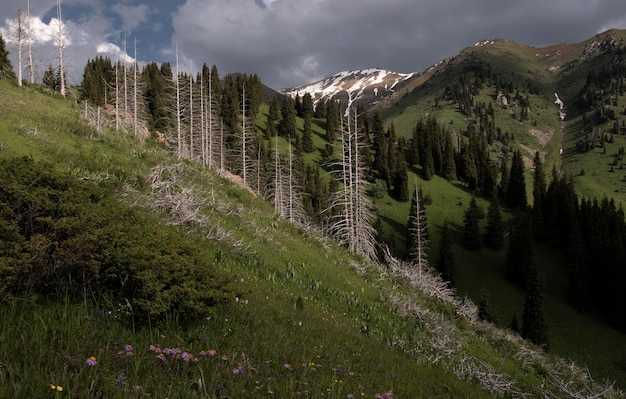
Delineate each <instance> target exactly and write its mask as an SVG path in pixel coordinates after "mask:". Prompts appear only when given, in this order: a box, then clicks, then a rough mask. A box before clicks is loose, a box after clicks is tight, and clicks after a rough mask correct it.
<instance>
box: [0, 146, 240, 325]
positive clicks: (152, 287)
mask: <svg viewBox="0 0 626 399" xmlns="http://www.w3.org/2000/svg"><path fill="white" fill-rule="evenodd" d="M0 217H1V219H0V238H2V244H1V245H0V282H2V283H3V285H2V287H4V288H2V289H0V295H8V294H13V295H16V294H18V295H24V294H25V293H29V292H31V291H34V292H39V293H45V294H46V295H49V296H56V297H61V296H62V295H66V294H69V295H70V296H72V297H77V298H78V297H80V296H81V295H85V293H93V292H98V293H99V295H101V294H102V293H105V295H107V296H109V297H110V298H111V299H112V300H116V301H122V302H123V301H124V300H127V301H128V303H129V304H130V305H131V307H132V309H133V311H134V313H135V315H136V316H138V317H139V318H141V317H143V316H148V315H150V316H159V315H163V314H165V313H169V312H176V313H178V314H179V315H180V316H182V317H196V316H198V315H202V314H206V313H207V312H210V308H211V307H213V306H215V305H216V304H219V303H221V302H223V301H225V300H226V298H227V296H228V295H229V292H230V288H229V279H228V277H227V276H226V275H225V274H224V273H223V272H220V271H218V270H217V268H216V265H215V264H214V260H213V259H214V258H215V257H214V256H212V254H211V253H210V251H209V250H208V249H206V248H203V247H201V246H200V245H198V244H197V243H196V242H195V241H194V240H193V238H191V237H188V236H181V235H180V234H179V233H178V232H177V231H175V230H174V229H173V228H172V227H169V226H163V225H159V224H157V223H156V222H155V221H154V220H152V219H151V218H150V216H149V215H146V214H145V213H143V212H142V211H141V210H139V209H136V208H132V207H130V206H129V205H127V204H125V203H123V202H121V201H120V200H118V199H116V198H114V197H113V196H112V195H110V194H109V193H107V192H106V191H104V190H102V189H101V188H99V187H98V186H97V185H96V184H95V183H93V182H90V181H82V180H78V179H76V178H75V177H72V176H69V175H61V174H58V173H55V172H54V171H53V168H52V167H51V166H50V165H47V164H44V163H36V162H34V161H33V160H32V159H29V158H17V159H11V160H2V161H0Z"/></svg>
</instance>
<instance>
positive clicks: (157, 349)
mask: <svg viewBox="0 0 626 399" xmlns="http://www.w3.org/2000/svg"><path fill="white" fill-rule="evenodd" d="M150 351H151V352H154V353H161V352H162V350H161V348H160V347H159V345H156V346H154V345H152V344H150Z"/></svg>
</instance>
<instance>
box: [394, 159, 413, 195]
mask: <svg viewBox="0 0 626 399" xmlns="http://www.w3.org/2000/svg"><path fill="white" fill-rule="evenodd" d="M395 156H396V157H397V162H396V169H395V170H394V172H393V177H392V178H393V197H394V198H395V199H396V200H398V201H400V202H406V201H408V200H409V176H408V169H407V165H406V161H405V160H404V157H403V156H402V154H401V153H400V154H398V153H396V155H395Z"/></svg>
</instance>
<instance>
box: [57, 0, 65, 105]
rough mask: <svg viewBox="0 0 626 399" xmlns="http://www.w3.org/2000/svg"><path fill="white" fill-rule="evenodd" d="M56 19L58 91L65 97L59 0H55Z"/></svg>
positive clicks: (62, 38)
mask: <svg viewBox="0 0 626 399" xmlns="http://www.w3.org/2000/svg"><path fill="white" fill-rule="evenodd" d="M57 20H58V24H59V27H58V30H57V47H58V50H59V92H60V93H61V95H62V96H63V97H65V70H64V65H63V61H64V60H63V58H64V53H65V38H64V35H65V29H64V26H63V19H62V16H61V0H57Z"/></svg>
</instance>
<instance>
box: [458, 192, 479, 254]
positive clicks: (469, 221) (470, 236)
mask: <svg viewBox="0 0 626 399" xmlns="http://www.w3.org/2000/svg"><path fill="white" fill-rule="evenodd" d="M463 226H464V232H463V245H464V246H465V248H467V249H469V250H472V251H477V250H479V249H480V248H481V247H482V243H481V239H480V209H479V208H478V204H477V203H476V198H474V197H472V200H471V202H470V205H469V207H468V208H467V210H466V211H465V215H464V216H463Z"/></svg>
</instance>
